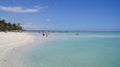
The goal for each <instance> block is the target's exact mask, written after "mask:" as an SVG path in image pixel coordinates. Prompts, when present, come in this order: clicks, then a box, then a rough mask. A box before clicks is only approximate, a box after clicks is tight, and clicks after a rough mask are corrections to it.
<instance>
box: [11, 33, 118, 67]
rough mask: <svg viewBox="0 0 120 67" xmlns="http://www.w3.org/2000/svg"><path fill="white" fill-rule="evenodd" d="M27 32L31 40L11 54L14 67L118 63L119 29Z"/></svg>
mask: <svg viewBox="0 0 120 67" xmlns="http://www.w3.org/2000/svg"><path fill="white" fill-rule="evenodd" d="M31 34H32V35H33V36H36V39H35V42H34V43H32V44H29V45H26V46H24V47H20V48H18V49H15V51H14V52H13V53H12V55H11V58H12V62H13V63H15V64H16V65H18V66H16V67H120V32H72V33H70V32H69V33H67V32H63V33H48V36H47V37H46V36H42V33H31ZM41 38H44V40H41ZM41 41H44V42H41ZM13 67H14V65H13Z"/></svg>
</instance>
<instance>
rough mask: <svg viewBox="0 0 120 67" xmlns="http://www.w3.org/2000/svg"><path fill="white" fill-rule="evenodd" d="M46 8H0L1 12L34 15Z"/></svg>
mask: <svg viewBox="0 0 120 67" xmlns="http://www.w3.org/2000/svg"><path fill="white" fill-rule="evenodd" d="M44 8H46V7H39V6H35V7H34V8H24V7H18V6H15V7H10V6H7V7H6V6H0V10H1V11H8V12H16V13H34V12H38V11H41V10H43V9H44Z"/></svg>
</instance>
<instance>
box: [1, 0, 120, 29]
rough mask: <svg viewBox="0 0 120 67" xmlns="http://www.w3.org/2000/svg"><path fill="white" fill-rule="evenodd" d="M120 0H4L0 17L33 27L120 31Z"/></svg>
mask: <svg viewBox="0 0 120 67" xmlns="http://www.w3.org/2000/svg"><path fill="white" fill-rule="evenodd" d="M119 3H120V0H0V18H3V19H6V20H7V21H10V22H13V23H19V22H20V23H21V24H22V26H23V27H24V29H33V30H36V29H37V30H38V29H39V30H41V29H42V30H89V31H118V30H119V31H120V4H119Z"/></svg>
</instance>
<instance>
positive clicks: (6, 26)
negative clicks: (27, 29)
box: [0, 19, 22, 31]
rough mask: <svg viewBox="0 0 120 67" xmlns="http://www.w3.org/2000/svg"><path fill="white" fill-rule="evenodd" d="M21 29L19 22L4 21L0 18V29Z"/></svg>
mask: <svg viewBox="0 0 120 67" xmlns="http://www.w3.org/2000/svg"><path fill="white" fill-rule="evenodd" d="M19 30H22V26H21V25H20V23H17V24H15V23H11V22H6V21H5V20H4V19H0V31H19Z"/></svg>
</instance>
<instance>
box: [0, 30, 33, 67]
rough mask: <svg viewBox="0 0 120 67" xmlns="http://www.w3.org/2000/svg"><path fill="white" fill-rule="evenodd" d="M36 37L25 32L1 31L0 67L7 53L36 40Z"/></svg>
mask: <svg viewBox="0 0 120 67" xmlns="http://www.w3.org/2000/svg"><path fill="white" fill-rule="evenodd" d="M34 38H35V37H34V36H32V35H30V34H29V33H25V32H22V33H19V32H7V33H4V32H0V67H1V66H2V63H3V61H4V58H5V56H6V54H8V53H9V52H10V51H11V50H14V49H15V48H17V47H20V46H23V45H26V44H29V43H32V42H34Z"/></svg>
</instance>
